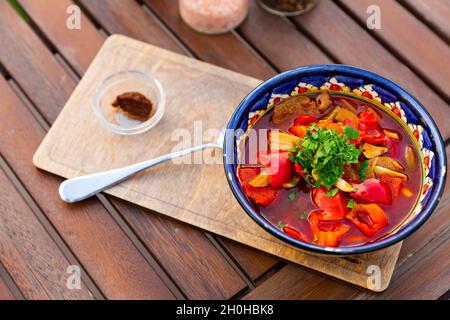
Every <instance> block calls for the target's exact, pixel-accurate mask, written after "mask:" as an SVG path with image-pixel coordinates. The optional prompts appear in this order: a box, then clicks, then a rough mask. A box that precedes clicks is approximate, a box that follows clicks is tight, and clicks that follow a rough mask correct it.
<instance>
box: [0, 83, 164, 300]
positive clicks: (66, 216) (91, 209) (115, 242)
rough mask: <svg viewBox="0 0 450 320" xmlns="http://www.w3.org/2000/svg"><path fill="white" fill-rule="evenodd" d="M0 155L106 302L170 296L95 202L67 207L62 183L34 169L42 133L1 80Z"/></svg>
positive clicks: (151, 270) (159, 280)
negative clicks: (113, 299)
mask: <svg viewBox="0 0 450 320" xmlns="http://www.w3.org/2000/svg"><path fill="white" fill-rule="evenodd" d="M0 96H1V97H2V104H1V106H0V109H1V110H2V112H4V118H3V120H4V121H2V122H1V123H0V132H1V134H0V152H1V154H2V155H3V157H4V158H5V159H6V161H8V162H9V164H10V166H11V167H12V169H13V170H14V172H15V174H16V175H17V176H18V178H19V179H21V181H22V183H23V184H24V185H25V187H26V188H27V189H28V191H29V192H30V194H31V195H32V197H33V199H34V200H35V201H36V202H37V204H38V205H39V207H40V208H41V209H42V210H43V211H44V212H45V214H46V215H47V217H48V219H49V220H50V221H51V223H52V224H53V226H54V227H55V228H56V230H57V231H58V232H59V234H60V235H61V236H62V237H63V239H64V240H65V241H66V243H67V244H68V245H69V246H70V248H71V250H72V251H73V252H74V254H75V255H76V256H77V258H78V259H79V261H80V262H81V264H82V265H83V266H84V268H85V269H86V271H87V272H88V273H89V275H90V276H91V277H92V279H94V281H95V282H96V283H97V285H98V287H99V288H100V290H101V291H102V292H103V294H104V295H105V296H106V297H108V298H116V299H119V298H132V297H134V298H149V299H150V298H171V297H172V294H171V293H170V292H169V290H168V289H167V288H166V286H165V285H164V284H163V283H162V281H161V279H160V278H159V276H158V275H157V274H156V273H155V271H154V270H153V269H152V268H151V267H150V266H149V265H148V264H147V261H146V260H144V259H143V257H142V256H141V255H140V254H139V252H138V251H137V250H136V248H135V247H134V246H133V244H132V243H131V242H130V240H129V239H128V238H127V236H126V235H125V234H124V233H123V232H122V231H121V230H120V228H119V227H118V226H117V224H116V223H115V222H114V220H113V219H112V218H111V216H110V215H109V214H108V212H107V211H106V210H105V209H104V208H103V207H102V206H101V204H100V203H99V202H98V201H95V200H89V201H85V202H83V203H79V204H75V205H67V204H65V203H64V202H62V201H61V199H59V196H58V192H57V190H58V186H59V184H60V183H61V179H60V178H57V177H55V176H53V175H49V174H47V173H44V172H41V171H39V170H37V169H36V168H34V167H33V165H32V162H31V159H32V156H33V154H34V151H35V150H36V149H37V147H38V146H39V144H40V142H41V141H42V139H43V138H44V135H45V132H44V130H43V129H42V128H41V127H40V126H39V124H38V123H37V122H36V121H35V120H34V118H33V116H32V114H31V113H30V112H29V111H28V110H27V108H26V107H25V106H24V105H23V103H22V102H21V101H20V100H19V99H18V97H17V96H16V95H15V94H14V93H13V92H12V90H11V89H10V88H9V86H8V84H7V83H6V82H5V80H4V79H3V78H1V79H0Z"/></svg>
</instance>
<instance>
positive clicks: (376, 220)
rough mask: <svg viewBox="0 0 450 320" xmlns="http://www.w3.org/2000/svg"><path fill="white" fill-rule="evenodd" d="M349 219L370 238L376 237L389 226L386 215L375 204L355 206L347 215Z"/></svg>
mask: <svg viewBox="0 0 450 320" xmlns="http://www.w3.org/2000/svg"><path fill="white" fill-rule="evenodd" d="M347 219H349V220H350V221H351V222H352V223H353V224H354V225H355V226H356V227H357V228H358V229H359V230H360V231H361V232H362V233H364V234H365V235H366V236H368V237H372V236H374V235H375V234H376V233H377V232H379V231H380V230H381V229H383V228H384V227H386V226H387V225H388V224H389V222H388V217H387V215H386V213H385V212H384V211H383V209H381V208H380V206H379V205H377V204H374V203H372V204H357V205H355V207H354V208H353V209H352V210H351V211H350V212H349V213H348V214H347Z"/></svg>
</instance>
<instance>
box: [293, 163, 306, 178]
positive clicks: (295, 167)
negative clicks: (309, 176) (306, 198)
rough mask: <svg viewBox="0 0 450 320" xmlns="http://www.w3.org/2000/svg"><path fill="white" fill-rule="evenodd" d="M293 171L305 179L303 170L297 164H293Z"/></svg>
mask: <svg viewBox="0 0 450 320" xmlns="http://www.w3.org/2000/svg"><path fill="white" fill-rule="evenodd" d="M294 169H295V172H297V173H298V174H299V175H301V176H302V177H303V178H305V177H306V174H305V173H304V172H303V168H302V166H301V165H299V164H298V163H295V164H294Z"/></svg>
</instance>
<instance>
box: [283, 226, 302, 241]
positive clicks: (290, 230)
mask: <svg viewBox="0 0 450 320" xmlns="http://www.w3.org/2000/svg"><path fill="white" fill-rule="evenodd" d="M279 227H280V228H282V230H283V232H284V233H286V234H287V235H288V236H290V237H292V238H295V239H297V240H302V241H307V238H306V236H305V235H304V234H303V233H301V232H300V231H298V230H297V229H295V228H293V227H291V226H288V225H287V224H280V225H279Z"/></svg>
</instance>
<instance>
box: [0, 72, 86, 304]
mask: <svg viewBox="0 0 450 320" xmlns="http://www.w3.org/2000/svg"><path fill="white" fill-rule="evenodd" d="M2 85H3V80H2V79H0V86H2ZM2 97H3V95H2ZM2 111H5V110H2ZM0 185H1V186H2V187H1V191H0V212H1V213H2V214H1V215H0V242H1V244H2V245H1V247H0V263H1V264H2V265H3V266H4V268H5V269H6V270H7V272H8V273H9V274H10V275H11V278H13V280H14V282H15V283H16V284H17V286H18V287H19V289H20V291H21V292H22V293H23V295H24V296H25V297H26V298H27V299H92V295H91V293H90V292H89V290H88V289H87V288H86V287H85V286H84V285H82V286H81V289H80V290H70V289H69V288H68V287H67V286H66V281H67V277H68V274H67V273H66V270H67V268H68V267H69V266H70V265H71V263H69V261H68V260H67V259H66V257H65V256H64V253H63V252H61V250H60V249H59V248H58V247H57V246H56V244H55V243H54V242H53V240H52V239H51V237H50V236H49V235H48V233H47V231H46V230H45V229H44V228H43V226H42V225H41V224H40V222H39V221H38V219H37V218H36V216H35V215H34V213H33V211H32V210H31V209H30V208H29V207H28V205H27V204H26V202H25V201H24V200H23V198H22V196H21V195H20V194H19V192H18V191H17V190H16V189H15V187H14V186H13V184H12V183H11V181H10V180H9V179H8V177H7V175H6V173H5V172H4V171H2V170H0Z"/></svg>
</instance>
